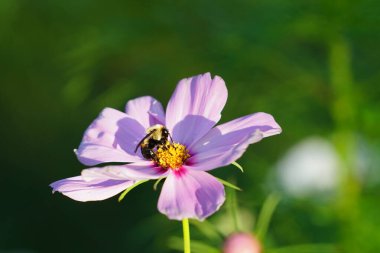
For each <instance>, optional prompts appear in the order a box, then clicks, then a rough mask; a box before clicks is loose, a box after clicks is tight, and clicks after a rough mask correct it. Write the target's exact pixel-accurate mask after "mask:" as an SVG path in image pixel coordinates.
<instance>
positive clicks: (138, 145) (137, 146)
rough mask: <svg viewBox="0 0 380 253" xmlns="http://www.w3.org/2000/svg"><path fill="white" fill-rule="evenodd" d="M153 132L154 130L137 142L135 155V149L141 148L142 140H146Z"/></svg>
mask: <svg viewBox="0 0 380 253" xmlns="http://www.w3.org/2000/svg"><path fill="white" fill-rule="evenodd" d="M155 131H156V130H153V131H151V132H150V133H149V134H147V135H145V137H144V138H142V139H141V141H140V142H139V144H137V145H136V148H135V153H136V152H137V149H138V148H139V147H140V146H141V144H142V143H143V142H144V140H145V139H146V138H148V137H149V136H151V135H152V134H153V133H154V132H155Z"/></svg>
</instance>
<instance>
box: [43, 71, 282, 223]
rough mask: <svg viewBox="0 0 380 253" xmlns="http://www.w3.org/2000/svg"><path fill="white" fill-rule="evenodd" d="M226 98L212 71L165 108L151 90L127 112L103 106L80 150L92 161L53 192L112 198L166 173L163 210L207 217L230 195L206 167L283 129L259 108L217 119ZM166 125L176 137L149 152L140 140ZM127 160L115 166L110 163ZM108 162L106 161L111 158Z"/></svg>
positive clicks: (184, 83)
mask: <svg viewBox="0 0 380 253" xmlns="http://www.w3.org/2000/svg"><path fill="white" fill-rule="evenodd" d="M226 101H227V88H226V86H225V83H224V81H223V79H222V78H220V77H219V76H215V77H214V78H213V79H212V78H211V75H210V74H209V73H206V74H203V75H198V76H195V77H191V78H186V79H183V80H181V81H180V82H179V83H178V85H177V88H176V89H175V91H174V93H173V95H172V97H171V98H170V101H169V103H168V106H167V108H166V114H165V111H164V109H163V107H162V105H161V103H160V102H158V101H157V100H156V99H154V98H152V97H149V96H145V97H140V98H136V99H134V100H131V101H129V102H128V103H127V105H126V108H125V113H124V112H120V111H118V110H115V109H111V108H105V109H104V110H103V111H102V112H101V113H100V115H99V117H98V118H97V119H95V120H94V122H93V123H92V124H91V125H90V126H89V128H88V129H87V130H86V132H85V133H84V136H83V140H82V142H81V144H80V146H79V148H78V149H77V150H75V153H76V155H77V157H78V159H79V161H80V162H81V163H83V164H84V165H87V166H96V165H101V164H103V165H104V166H102V167H93V168H90V169H85V170H83V171H82V173H81V175H80V176H76V177H71V178H67V179H63V180H59V181H57V182H54V183H52V184H51V185H50V186H51V187H52V188H53V192H54V191H58V192H61V193H62V194H64V195H66V196H68V197H70V198H72V199H74V200H77V201H95V200H103V199H107V198H110V197H112V196H114V195H116V194H118V193H120V192H122V191H123V190H125V189H127V188H129V187H131V186H133V185H134V184H136V183H139V182H140V181H142V180H147V179H159V178H166V180H165V182H164V184H163V187H162V191H161V194H160V197H159V200H158V210H159V211H160V212H161V213H163V214H165V215H166V216H167V217H168V218H169V219H174V220H182V219H184V218H193V219H198V220H203V219H205V218H206V217H208V216H210V215H211V214H213V213H214V212H216V211H217V210H218V209H219V208H220V206H221V205H222V204H223V202H224V200H225V192H224V187H223V184H222V183H220V182H219V181H218V180H217V179H216V178H215V177H213V176H212V175H210V174H209V173H207V171H209V170H213V169H216V168H218V167H223V166H227V165H229V164H231V163H232V162H234V161H236V160H237V159H238V158H240V157H241V155H242V154H243V153H244V151H245V150H246V148H247V147H248V145H249V144H252V143H255V142H258V141H260V140H261V139H262V138H264V137H268V136H271V135H275V134H279V133H280V132H281V128H280V126H279V125H278V124H277V123H276V122H275V120H274V119H273V117H272V116H271V115H269V114H266V113H255V114H251V115H247V116H244V117H241V118H238V119H235V120H233V121H230V122H227V123H224V124H221V125H218V126H215V125H216V123H217V122H218V121H219V119H220V118H221V111H222V109H223V107H224V105H225V103H226ZM155 124H161V125H164V126H166V128H167V129H168V130H169V133H170V134H171V136H172V139H173V143H170V146H169V148H167V149H160V150H156V151H155V152H156V153H157V156H159V159H157V160H156V161H153V160H147V159H145V158H144V157H143V156H142V154H141V152H140V150H138V152H136V153H135V148H136V146H137V145H138V143H139V142H140V141H141V140H142V139H143V138H144V136H146V129H147V128H149V127H151V126H153V125H155ZM115 162H117V163H121V165H109V163H115ZM107 163H108V165H107Z"/></svg>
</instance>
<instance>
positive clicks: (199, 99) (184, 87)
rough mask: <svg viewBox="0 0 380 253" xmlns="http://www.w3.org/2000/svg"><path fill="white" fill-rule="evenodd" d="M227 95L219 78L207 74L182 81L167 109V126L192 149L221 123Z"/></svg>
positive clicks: (177, 139) (174, 136) (178, 139)
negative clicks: (196, 142) (192, 145)
mask: <svg viewBox="0 0 380 253" xmlns="http://www.w3.org/2000/svg"><path fill="white" fill-rule="evenodd" d="M227 96H228V94H227V88H226V85H225V83H224V81H223V79H222V78H220V77H219V76H215V77H214V79H211V75H210V73H206V74H204V75H198V76H194V77H190V78H186V79H183V80H181V81H180V82H179V83H178V85H177V88H176V89H175V91H174V93H173V95H172V97H171V98H170V100H169V103H168V107H167V109H166V126H167V128H168V129H169V131H170V132H171V134H172V136H173V139H174V140H175V141H176V142H179V143H182V144H185V145H188V146H189V145H191V144H192V143H194V142H195V141H196V140H198V139H199V138H201V137H202V136H203V135H205V134H206V133H207V132H208V131H209V130H210V129H211V128H212V127H213V126H214V125H215V124H216V123H217V122H218V121H219V119H220V117H221V112H222V110H223V107H224V105H225V104H226V101H227ZM184 120H186V122H183V121H184Z"/></svg>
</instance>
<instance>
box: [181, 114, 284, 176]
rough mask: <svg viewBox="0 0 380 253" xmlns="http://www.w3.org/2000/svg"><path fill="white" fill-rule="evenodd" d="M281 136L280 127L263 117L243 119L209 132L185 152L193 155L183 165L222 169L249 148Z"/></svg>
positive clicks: (268, 116) (201, 168) (266, 116)
mask: <svg viewBox="0 0 380 253" xmlns="http://www.w3.org/2000/svg"><path fill="white" fill-rule="evenodd" d="M279 133H281V127H280V126H279V125H278V124H277V123H276V121H275V120H274V118H273V117H272V116H271V115H269V114H266V113H255V114H251V115H248V116H244V117H241V118H238V119H235V120H233V121H230V122H227V123H225V124H222V125H219V126H217V127H215V128H213V129H212V130H211V131H210V132H209V133H208V134H207V135H206V136H204V137H203V138H201V139H200V140H199V141H198V142H197V143H195V144H194V145H193V146H190V147H189V150H191V152H192V153H193V154H194V155H193V156H192V157H191V158H190V159H189V160H188V161H187V164H188V165H189V166H190V167H191V168H192V169H196V170H203V171H207V170H211V169H215V168H218V167H222V166H226V165H229V164H231V163H232V162H234V161H236V160H237V159H239V158H240V157H241V155H242V154H243V153H244V151H245V150H246V149H247V147H248V145H249V144H252V143H256V142H258V141H260V140H261V139H262V138H264V137H268V136H271V135H275V134H279Z"/></svg>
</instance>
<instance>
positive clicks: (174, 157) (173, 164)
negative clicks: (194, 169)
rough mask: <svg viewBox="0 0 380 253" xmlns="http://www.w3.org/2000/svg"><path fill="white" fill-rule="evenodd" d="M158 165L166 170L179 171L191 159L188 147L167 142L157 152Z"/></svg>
mask: <svg viewBox="0 0 380 253" xmlns="http://www.w3.org/2000/svg"><path fill="white" fill-rule="evenodd" d="M156 157H157V163H158V165H160V166H161V167H162V168H164V169H168V168H171V169H174V170H176V169H179V168H181V166H182V164H183V163H184V162H185V161H186V160H187V159H188V158H189V157H190V154H189V151H188V150H187V149H186V147H185V146H184V145H182V144H179V143H170V142H167V143H166V144H165V145H163V146H160V147H159V148H158V149H157V151H156Z"/></svg>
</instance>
